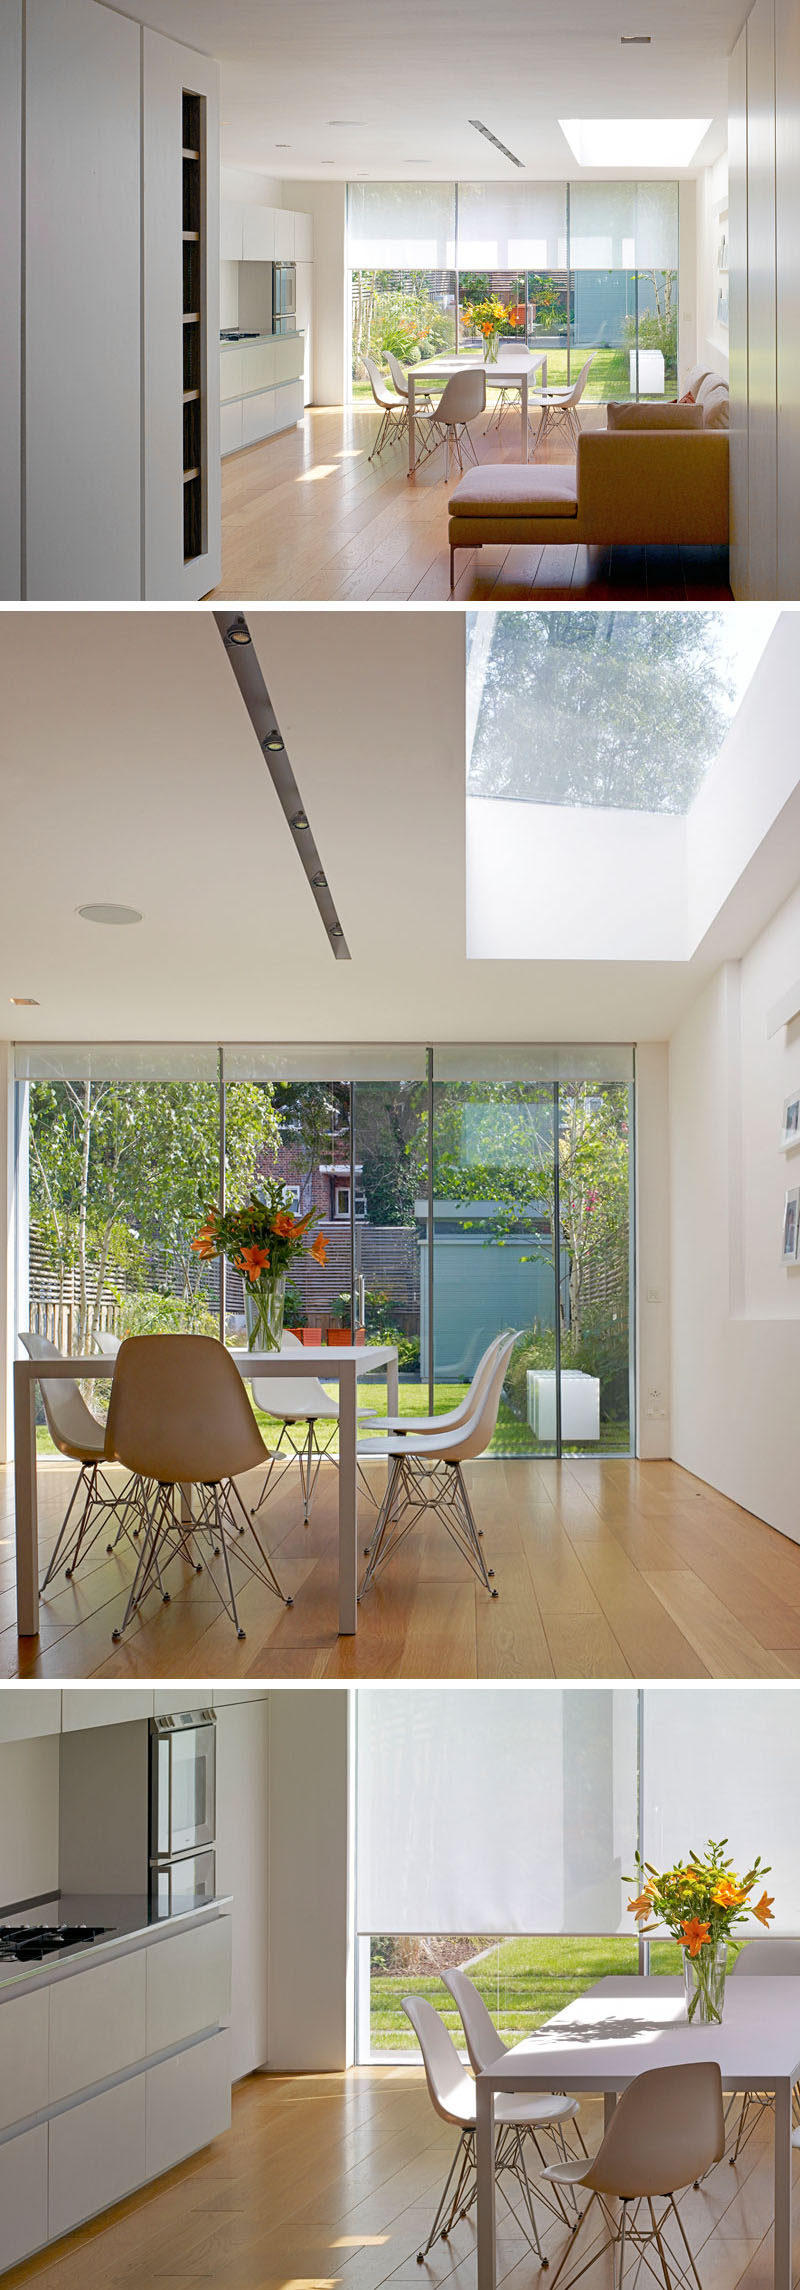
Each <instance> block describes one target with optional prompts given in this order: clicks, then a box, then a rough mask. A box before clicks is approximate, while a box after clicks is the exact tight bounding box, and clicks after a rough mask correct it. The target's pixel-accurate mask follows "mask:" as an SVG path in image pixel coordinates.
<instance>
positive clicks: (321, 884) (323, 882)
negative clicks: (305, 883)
mask: <svg viewBox="0 0 800 2290" xmlns="http://www.w3.org/2000/svg"><path fill="white" fill-rule="evenodd" d="M311 888H312V891H326V890H327V888H328V877H327V875H323V874H322V873H320V874H318V875H312V877H311Z"/></svg>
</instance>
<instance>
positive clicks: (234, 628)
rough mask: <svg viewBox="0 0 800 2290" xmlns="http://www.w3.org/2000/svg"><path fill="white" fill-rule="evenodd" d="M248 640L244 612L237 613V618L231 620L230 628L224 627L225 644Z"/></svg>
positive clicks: (248, 631) (248, 634) (243, 642)
mask: <svg viewBox="0 0 800 2290" xmlns="http://www.w3.org/2000/svg"><path fill="white" fill-rule="evenodd" d="M250 641H251V639H250V630H249V628H248V626H247V621H246V620H245V617H244V614H243V613H241V612H240V613H239V614H238V615H237V618H236V619H235V620H233V621H232V622H231V625H230V628H226V630H225V642H226V644H249V643H250Z"/></svg>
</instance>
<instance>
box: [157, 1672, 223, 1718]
mask: <svg viewBox="0 0 800 2290" xmlns="http://www.w3.org/2000/svg"><path fill="white" fill-rule="evenodd" d="M153 1701H154V1704H155V1707H154V1710H153V1716H154V1717H177V1716H178V1714H179V1712H180V1711H182V1710H208V1709H212V1708H213V1702H214V1696H213V1692H212V1689H211V1686H210V1685H209V1683H208V1680H207V1679H206V1681H205V1683H204V1682H203V1679H202V1678H199V1679H198V1681H197V1684H196V1686H190V1687H189V1690H188V1692H187V1693H185V1694H176V1693H175V1691H174V1689H173V1688H172V1687H170V1686H156V1689H155V1693H154V1695H153Z"/></svg>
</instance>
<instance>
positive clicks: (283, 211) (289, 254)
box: [275, 207, 294, 262]
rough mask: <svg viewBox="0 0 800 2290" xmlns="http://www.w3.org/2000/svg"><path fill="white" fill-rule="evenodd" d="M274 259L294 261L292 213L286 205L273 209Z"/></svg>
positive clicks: (277, 260)
mask: <svg viewBox="0 0 800 2290" xmlns="http://www.w3.org/2000/svg"><path fill="white" fill-rule="evenodd" d="M275 261H276V262H294V215H293V214H291V213H290V212H289V210H288V208H286V207H276V209H275Z"/></svg>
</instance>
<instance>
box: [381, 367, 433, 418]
mask: <svg viewBox="0 0 800 2290" xmlns="http://www.w3.org/2000/svg"><path fill="white" fill-rule="evenodd" d="M386 364H387V366H388V368H389V372H390V374H391V377H392V381H393V382H394V386H395V389H396V391H397V395H398V397H400V398H405V401H406V407H407V406H408V375H407V373H406V370H405V367H404V366H401V364H400V360H399V358H396V357H395V354H394V351H393V350H387V352H386ZM420 412H422V413H432V412H433V397H432V395H431V392H430V390H426V389H425V388H422V389H420V386H419V383H418V381H417V377H416V373H415V375H414V419H415V421H418V420H419V416H420Z"/></svg>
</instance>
